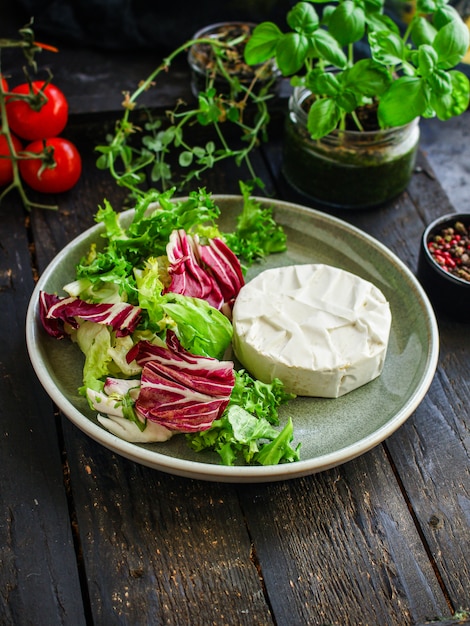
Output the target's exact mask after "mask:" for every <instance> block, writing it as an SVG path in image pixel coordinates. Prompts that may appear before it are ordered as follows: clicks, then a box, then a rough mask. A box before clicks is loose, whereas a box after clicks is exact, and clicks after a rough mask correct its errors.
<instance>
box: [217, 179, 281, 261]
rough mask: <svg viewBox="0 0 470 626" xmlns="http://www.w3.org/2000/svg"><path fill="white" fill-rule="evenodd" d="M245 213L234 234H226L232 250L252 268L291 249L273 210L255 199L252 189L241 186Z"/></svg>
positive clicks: (242, 214) (238, 219)
mask: <svg viewBox="0 0 470 626" xmlns="http://www.w3.org/2000/svg"><path fill="white" fill-rule="evenodd" d="M240 190H241V192H242V196H243V210H242V212H241V213H240V215H239V216H238V218H237V226H236V229H235V231H234V232H232V233H227V234H225V241H226V243H227V245H228V247H229V248H230V249H231V250H232V251H233V252H234V253H235V254H236V255H237V256H238V257H239V258H241V259H243V261H244V262H245V263H246V264H248V265H251V264H252V263H253V262H254V261H255V260H257V259H263V258H264V257H266V256H267V255H269V254H272V253H274V252H283V251H284V250H286V248H287V238H286V234H285V233H284V231H283V229H282V227H281V226H280V225H279V224H277V223H276V221H275V220H274V218H273V215H272V210H271V209H270V208H263V207H262V206H261V204H260V203H259V202H257V201H256V200H255V199H254V198H252V197H251V192H252V188H251V187H250V186H249V185H246V184H245V183H243V182H240Z"/></svg>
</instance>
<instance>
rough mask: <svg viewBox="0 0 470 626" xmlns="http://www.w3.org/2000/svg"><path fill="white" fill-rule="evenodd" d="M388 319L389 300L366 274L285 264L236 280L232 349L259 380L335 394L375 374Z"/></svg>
mask: <svg viewBox="0 0 470 626" xmlns="http://www.w3.org/2000/svg"><path fill="white" fill-rule="evenodd" d="M390 327H391V312H390V306H389V303H388V302H387V300H386V299H385V296H384V295H383V293H382V292H381V291H380V289H378V288H377V287H376V286H375V285H373V284H372V283H371V282H369V281H366V280H364V279H362V278H360V277H359V276H356V275H355V274H352V273H351V272H347V271H345V270H341V269H339V268H336V267H333V266H330V265H324V264H313V265H290V266H287V267H279V268H274V269H268V270H265V271H264V272H262V273H261V274H259V275H258V276H256V277H255V278H254V279H253V280H251V281H250V282H248V283H247V284H246V285H244V286H243V287H242V289H241V291H240V293H239V294H238V296H237V299H236V301H235V306H234V308H233V330H234V333H233V349H234V352H235V356H236V357H237V359H238V360H239V361H240V363H241V364H242V366H243V367H244V368H245V369H246V370H247V371H248V372H249V373H250V374H251V375H252V376H254V377H255V378H257V379H259V380H261V381H262V382H265V383H270V382H272V380H273V379H274V378H279V379H281V380H282V382H283V383H284V387H285V389H286V391H288V392H289V393H295V394H297V395H299V396H316V397H324V398H337V397H339V396H342V395H344V394H345V393H348V392H349V391H352V390H353V389H356V388H357V387H360V386H361V385H364V384H366V383H368V382H370V381H371V380H373V379H374V378H376V377H377V376H379V375H380V374H381V372H382V369H383V366H384V361H385V356H386V352H387V346H388V340H389V334H390Z"/></svg>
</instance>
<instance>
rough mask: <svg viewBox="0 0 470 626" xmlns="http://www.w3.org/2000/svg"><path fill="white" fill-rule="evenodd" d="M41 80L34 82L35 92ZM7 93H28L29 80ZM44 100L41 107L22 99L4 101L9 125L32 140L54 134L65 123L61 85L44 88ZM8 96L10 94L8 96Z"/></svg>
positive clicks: (64, 105) (66, 112)
mask: <svg viewBox="0 0 470 626" xmlns="http://www.w3.org/2000/svg"><path fill="white" fill-rule="evenodd" d="M43 85H44V81H41V80H36V81H34V82H33V92H34V93H38V92H39V90H40V88H41V87H42V86H43ZM10 93H17V94H28V93H30V89H29V85H28V83H22V84H21V85H17V86H16V87H13V89H12V90H11V92H10ZM44 95H45V96H46V97H47V102H46V103H45V104H43V106H42V107H41V109H40V110H38V111H35V110H34V109H33V108H31V106H30V104H29V102H27V101H25V100H11V99H9V101H8V102H7V117H8V124H9V126H10V129H11V130H12V131H13V132H14V133H15V134H16V135H18V137H21V138H22V139H28V140H29V141H33V140H35V139H44V138H45V137H57V136H58V135H59V134H60V133H61V132H62V131H63V130H64V128H65V125H66V124H67V119H68V114H69V105H68V102H67V100H66V98H65V96H64V94H63V93H62V91H60V89H58V88H57V87H56V86H55V85H51V84H49V85H47V87H45V88H44ZM9 98H11V96H10V97H9Z"/></svg>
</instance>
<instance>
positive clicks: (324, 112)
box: [307, 98, 341, 139]
mask: <svg viewBox="0 0 470 626" xmlns="http://www.w3.org/2000/svg"><path fill="white" fill-rule="evenodd" d="M340 117H341V111H340V109H339V107H338V105H337V104H336V102H335V101H334V100H332V99H331V98H324V99H322V100H316V101H315V102H314V103H313V104H312V106H311V107H310V110H309V112H308V118H307V128H308V131H309V133H310V134H311V136H312V138H313V139H321V138H322V137H324V136H325V135H328V134H329V133H331V132H332V131H333V130H334V129H335V128H336V126H337V125H338V122H339V120H340Z"/></svg>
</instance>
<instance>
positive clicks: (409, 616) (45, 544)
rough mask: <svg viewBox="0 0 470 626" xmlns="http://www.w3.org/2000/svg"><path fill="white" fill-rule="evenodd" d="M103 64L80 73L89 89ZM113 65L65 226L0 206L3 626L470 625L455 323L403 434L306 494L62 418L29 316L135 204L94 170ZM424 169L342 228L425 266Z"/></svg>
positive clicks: (431, 191)
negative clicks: (164, 464)
mask: <svg viewBox="0 0 470 626" xmlns="http://www.w3.org/2000/svg"><path fill="white" fill-rule="evenodd" d="M94 58H95V57H93V56H92V57H88V56H86V57H84V59H85V60H84V61H82V62H80V61H79V60H78V58H77V59H76V60H75V66H74V67H82V68H87V69H86V72H87V74H88V75H90V76H92V75H95V74H96V72H97V71H98V70H96V72H95V69H94V67H95V66H94V65H93V59H94ZM90 59H91V60H90ZM106 62H107V63H109V66H106V67H109V68H110V69H109V73H108V74H106V76H105V72H104V70H103V76H104V78H103V84H95V85H94V87H93V90H92V92H93V94H94V95H92V96H91V97H90V98H85V97H82V96H84V93H83V89H82V85H83V83H84V81H85V79H84V78H83V76H82V79H80V81H78V80H77V82H76V83H75V88H74V83H73V81H71V82H70V83H69V86H68V89H71V90H73V89H75V91H74V93H75V95H74V93H72V92H69V94H68V95H69V97H70V98H71V99H72V101H73V102H74V103H75V104H74V107H75V109H74V113H73V115H72V117H71V120H70V122H69V125H68V127H67V136H69V137H70V138H71V139H72V140H74V141H75V142H76V143H77V145H78V146H79V148H80V150H81V153H82V156H83V157H84V172H83V176H82V178H81V180H80V182H79V184H78V185H77V187H76V188H75V189H74V190H72V191H71V192H69V193H67V194H63V195H62V196H61V197H59V198H57V200H58V202H59V210H58V211H57V212H53V211H39V210H34V211H33V212H32V213H31V215H25V214H24V212H23V210H22V208H21V206H20V204H19V201H18V198H16V197H14V196H13V195H12V196H9V197H8V198H7V199H6V200H5V201H4V203H3V204H2V206H1V207H0V215H1V220H0V233H1V250H0V251H1V272H2V273H1V284H0V297H1V302H2V325H1V327H0V328H1V330H0V332H1V338H2V353H1V354H2V356H1V358H0V363H1V367H2V377H1V381H0V384H1V385H2V395H1V397H2V405H1V409H0V411H1V413H0V414H1V424H2V430H1V440H0V441H1V443H0V452H1V467H0V472H1V474H0V475H1V480H0V510H1V511H2V517H1V518H0V519H1V522H0V546H1V548H0V555H1V568H0V589H1V590H2V591H1V593H0V622H1V623H2V624H5V625H15V626H16V625H17V624H21V625H23V624H35V625H37V624H73V625H75V624H82V623H87V624H95V625H101V624H103V625H105V624H106V625H108V624H129V625H135V624H175V625H185V626H186V625H187V624H189V623H190V624H192V625H199V624H200V625H204V626H205V625H207V624H230V625H232V624H246V625H253V624H256V625H262V624H267V625H270V624H273V625H274V624H276V625H277V626H281V625H282V626H283V625H286V626H291V625H297V624H298V625H299V626H300V625H304V624H318V625H320V624H338V625H341V626H343V625H348V624H351V625H354V626H355V625H358V624H365V625H375V624H381V625H382V624H385V625H388V624H390V625H393V626H395V625H400V626H401V625H406V624H410V625H418V624H424V623H426V622H430V621H434V620H445V619H447V620H448V621H449V622H450V621H451V620H452V614H453V613H454V612H455V611H459V610H463V609H467V610H469V609H470V584H469V580H470V557H469V553H470V550H469V549H468V547H469V502H470V480H469V435H468V424H469V409H468V407H469V405H470V402H469V401H470V389H469V382H468V380H469V378H468V371H469V366H470V361H469V349H470V333H469V332H468V327H467V326H465V325H463V324H458V323H454V322H452V321H450V320H446V319H442V318H440V320H439V324H440V331H441V353H440V358H439V368H438V371H437V374H436V377H435V379H434V381H433V383H432V385H431V388H430V390H429V392H428V394H427V396H426V398H425V399H424V401H423V402H422V404H421V405H420V406H419V407H418V409H417V410H416V411H415V413H414V414H413V415H412V416H411V417H410V419H409V420H408V421H407V422H406V424H405V425H404V426H402V427H401V428H400V429H399V430H398V431H397V432H396V433H395V434H394V435H393V436H392V437H390V438H389V439H388V440H387V441H386V442H385V443H384V444H383V445H380V446H378V447H377V448H375V449H374V450H372V451H371V452H369V453H367V454H365V455H363V456H362V457H360V458H358V459H356V460H354V461H351V462H349V463H347V464H345V465H343V466H341V467H338V468H335V469H333V470H330V471H328V472H324V473H322V474H318V475H315V476H310V477H305V478H302V479H296V480H292V481H284V482H279V483H273V484H268V485H265V484H261V485H257V484H254V485H242V484H240V485H237V484H234V485H229V484H222V483H210V482H199V481H195V480H190V479H185V478H179V477H175V476H170V475H167V474H164V473H162V472H158V471H154V470H151V469H148V468H145V467H143V466H140V465H138V464H135V463H133V462H131V461H128V460H126V459H124V458H121V457H119V456H117V455H115V454H113V453H111V452H110V451H108V450H106V449H104V448H102V447H101V446H99V445H98V444H97V443H96V442H94V441H92V440H90V439H89V438H88V437H86V436H85V435H84V434H83V433H81V432H80V431H78V430H77V429H76V428H75V427H74V426H73V425H72V424H71V423H70V422H69V421H68V420H67V419H66V418H65V417H63V416H61V415H57V414H56V412H55V411H54V407H53V406H52V404H51V402H50V401H49V400H48V398H47V397H46V395H45V393H44V392H43V391H42V389H41V388H40V385H39V383H38V382H37V381H36V379H35V377H34V374H33V372H32V370H31V367H30V366H29V363H28V358H27V354H26V349H25V345H24V316H25V311H26V307H27V303H28V299H29V296H30V294H31V290H32V288H33V277H34V272H35V271H37V272H39V273H40V272H42V271H43V270H44V268H45V267H46V265H47V263H48V262H49V261H50V260H51V259H52V258H53V257H54V256H55V254H56V253H57V252H59V251H60V249H61V248H62V247H63V246H64V245H65V244H66V243H67V242H68V241H70V240H71V239H73V238H74V237H75V236H76V235H78V234H79V233H81V232H82V231H83V230H84V229H85V228H88V227H89V226H92V225H93V223H94V220H93V216H94V213H95V212H96V209H97V206H98V205H99V204H100V203H101V202H102V201H103V199H104V198H107V199H108V200H109V201H110V202H111V203H112V204H114V205H115V206H119V205H120V204H121V203H122V202H123V201H124V198H125V193H124V192H123V190H122V189H119V188H117V187H116V185H115V184H114V183H113V182H112V180H110V178H109V177H108V175H107V174H106V173H104V172H100V171H98V170H97V168H96V167H95V164H94V160H95V157H96V155H95V154H94V152H93V147H94V145H96V144H97V143H99V142H101V141H103V137H104V133H105V132H106V131H105V127H106V124H105V122H106V121H107V123H110V121H109V120H110V119H111V117H112V115H111V113H110V112H113V115H115V111H116V107H117V106H118V105H116V101H115V100H114V99H111V100H110V97H109V94H110V93H111V91H112V90H114V89H115V87H116V84H117V81H118V79H117V78H116V73H115V71H114V70H116V66H115V65H114V64H113V61H112V59H108V60H107V61H106ZM80 63H82V65H80ZM121 70H122V67H121ZM106 72H108V69H106ZM136 72H137V70H136ZM139 72H140V70H139ZM132 74H133V72H132ZM120 78H122V80H123V81H127V80H130V79H129V74H126V76H125V77H123V76H120ZM131 78H133V76H131ZM97 82H98V81H97ZM105 90H107V91H105ZM170 95H171V94H170ZM74 98H75V99H74ZM107 98H108V99H107ZM106 102H108V104H106ZM163 106H166V103H165V104H164V105H163ZM90 111H93V112H94V113H93V114H90V113H89V112H90ZM278 128H279V126H278V125H277V126H276V128H275V129H274V131H273V139H272V142H271V143H270V144H268V145H267V146H264V147H263V149H262V151H260V153H259V154H258V155H257V156H256V166H257V168H258V171H259V172H260V173H261V174H262V176H263V178H264V179H265V180H266V181H267V183H268V184H267V193H272V194H273V195H275V196H276V197H280V198H284V199H287V200H292V201H298V200H302V201H303V202H304V203H306V204H307V205H308V201H305V200H304V199H301V198H299V197H297V196H296V195H295V194H293V192H292V191H291V190H289V188H288V187H287V186H286V184H285V183H284V181H283V179H282V175H281V173H280V169H279V168H280V151H279V142H278V141H277V139H278V138H279V134H278V133H277V130H276V129H278ZM419 166H420V171H417V173H416V174H415V176H414V177H413V180H412V182H411V184H410V186H409V189H408V190H407V192H405V193H404V194H402V196H401V197H400V198H398V199H397V200H396V201H394V202H392V203H391V204H390V205H389V206H387V207H384V208H382V209H379V210H376V211H363V212H361V211H354V212H348V213H347V214H341V215H339V214H338V215H339V216H340V217H342V218H343V219H346V220H347V221H349V222H350V223H352V224H354V225H356V226H358V227H360V228H362V229H364V230H365V231H366V232H368V233H370V234H371V235H373V236H374V237H376V238H377V239H379V240H380V241H382V242H383V243H385V244H386V245H387V246H389V247H390V248H391V249H392V250H393V251H394V252H396V253H397V254H398V256H399V257H400V258H402V259H403V260H404V261H405V262H406V263H407V264H408V265H409V267H410V268H411V269H412V270H413V271H414V270H415V268H416V261H417V250H418V242H419V238H420V235H421V232H422V229H423V227H424V224H425V223H426V222H427V221H428V220H429V219H431V218H432V217H434V216H437V215H440V214H442V213H445V212H448V211H450V210H452V207H451V206H450V204H449V201H448V199H447V197H446V195H445V193H444V192H443V191H442V188H441V186H440V184H439V182H438V180H437V175H435V173H433V172H432V170H431V169H430V166H429V164H428V163H427V161H426V159H425V157H424V156H423V155H421V157H420V162H419ZM239 177H241V178H242V177H243V172H240V171H239V170H238V169H236V168H234V167H225V168H224V169H223V170H221V171H216V172H211V173H210V175H209V176H208V177H207V179H205V180H204V181H203V184H206V185H207V188H208V189H210V190H211V191H213V192H214V193H237V192H238V183H237V180H238V178H239ZM404 233H406V235H404ZM442 623H444V622H442Z"/></svg>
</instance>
